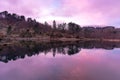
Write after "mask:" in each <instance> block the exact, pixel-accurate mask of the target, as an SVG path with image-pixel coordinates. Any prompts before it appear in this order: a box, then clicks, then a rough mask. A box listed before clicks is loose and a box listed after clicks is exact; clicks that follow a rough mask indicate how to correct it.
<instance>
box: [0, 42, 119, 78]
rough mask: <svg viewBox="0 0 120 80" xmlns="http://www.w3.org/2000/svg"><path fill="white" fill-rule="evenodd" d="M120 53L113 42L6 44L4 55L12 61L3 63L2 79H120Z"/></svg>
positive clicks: (1, 68)
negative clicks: (50, 55)
mask: <svg viewBox="0 0 120 80" xmlns="http://www.w3.org/2000/svg"><path fill="white" fill-rule="evenodd" d="M7 50H8V51H7ZM119 52H120V49H119V43H112V42H109V43H105V42H66V43H61V42H58V43H53V42H51V43H35V42H21V43H18V44H14V45H5V46H1V51H0V55H1V58H2V59H3V61H5V60H6V61H9V62H8V63H7V64H6V63H3V62H0V71H1V72H0V80H120V68H119V67H120V62H119V61H120V54H119ZM43 53H44V54H46V56H44V55H43ZM50 53H52V54H54V56H55V57H49V56H48V55H49V54H50ZM72 53H74V54H75V55H73V54H72ZM10 54H12V55H10ZM38 54H39V55H38ZM62 54H63V55H64V56H63V55H62ZM32 55H35V56H32ZM57 55H62V56H57ZM69 55H72V56H69ZM29 56H30V57H29ZM21 58H24V59H21ZM16 59H17V60H16ZM10 60H15V61H10Z"/></svg>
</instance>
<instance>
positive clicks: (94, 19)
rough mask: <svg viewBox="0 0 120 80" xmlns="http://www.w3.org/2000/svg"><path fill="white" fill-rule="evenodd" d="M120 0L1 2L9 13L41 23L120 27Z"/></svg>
mask: <svg viewBox="0 0 120 80" xmlns="http://www.w3.org/2000/svg"><path fill="white" fill-rule="evenodd" d="M119 7H120V0H0V12H2V11H8V12H10V13H17V14H19V15H25V16H26V17H31V18H33V19H36V20H37V21H39V22H44V21H48V22H49V21H53V20H56V21H59V22H75V23H78V24H80V25H112V26H116V27H120V9H119Z"/></svg>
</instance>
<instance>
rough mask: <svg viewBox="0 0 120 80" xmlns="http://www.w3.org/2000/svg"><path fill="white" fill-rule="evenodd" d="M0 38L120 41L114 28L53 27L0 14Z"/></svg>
mask: <svg viewBox="0 0 120 80" xmlns="http://www.w3.org/2000/svg"><path fill="white" fill-rule="evenodd" d="M0 38H1V39H3V38H7V39H8V38H9V39H11V38H12V39H13V38H16V39H17V38H39V40H40V39H49V40H51V39H52V40H62V41H64V40H81V39H86V38H87V39H100V40H102V39H120V29H119V28H115V27H114V26H104V27H103V26H102V27H100V26H99V27H96V26H84V27H81V26H80V25H78V24H76V23H73V22H70V23H68V24H66V23H61V24H57V23H56V21H55V20H54V21H53V25H49V24H48V23H47V22H45V23H44V24H43V23H40V22H37V21H36V20H35V19H32V18H25V16H23V15H17V14H15V13H13V14H11V13H8V12H7V11H3V12H1V13H0Z"/></svg>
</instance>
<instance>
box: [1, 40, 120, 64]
mask: <svg viewBox="0 0 120 80" xmlns="http://www.w3.org/2000/svg"><path fill="white" fill-rule="evenodd" d="M119 47H120V43H117V42H96V41H93V42H46V43H45V42H44V43H38V42H32V41H27V42H26V41H21V42H19V43H17V44H12V45H1V46H0V61H2V62H5V63H7V62H8V61H11V60H17V59H19V58H23V59H24V58H25V56H26V55H27V56H29V57H31V56H33V55H39V54H40V53H44V54H45V55H47V54H48V53H49V52H52V53H53V57H55V56H56V55H57V54H63V55H66V54H68V55H74V54H77V53H79V52H80V50H81V48H87V49H92V48H103V49H107V50H111V49H114V48H119Z"/></svg>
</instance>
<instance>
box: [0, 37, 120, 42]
mask: <svg viewBox="0 0 120 80" xmlns="http://www.w3.org/2000/svg"><path fill="white" fill-rule="evenodd" d="M2 40H3V41H4V40H7V41H9V40H12V41H39V42H54V41H55V42H56V41H62V42H66V41H71V42H72V41H107V42H120V39H98V38H49V37H43V38H39V37H32V38H21V37H17V38H14V37H13V38H10V37H6V38H3V39H2Z"/></svg>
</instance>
